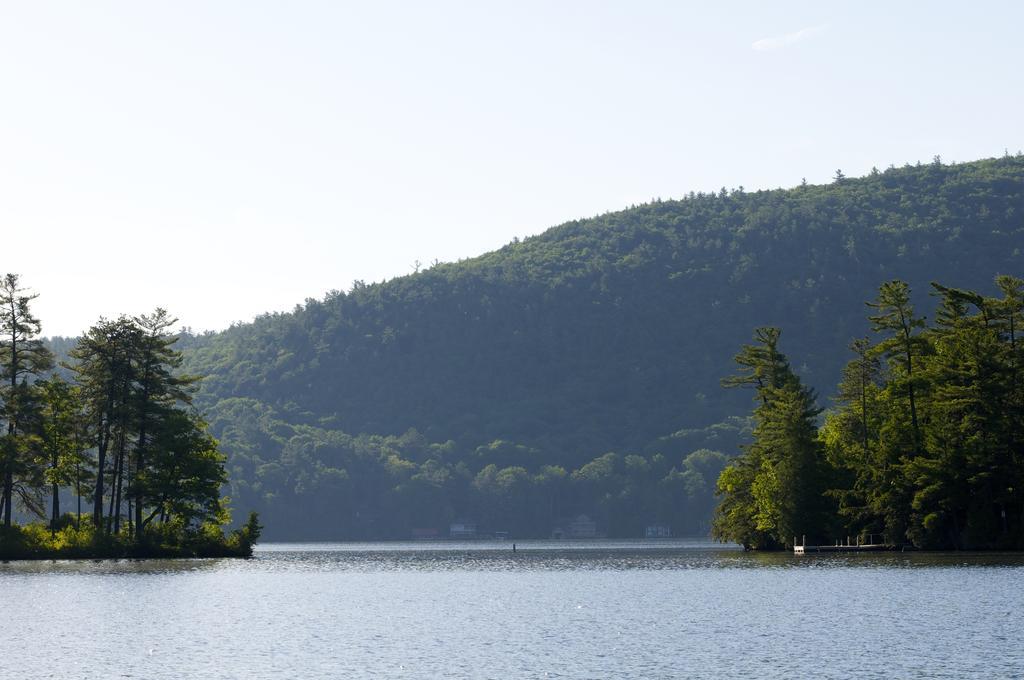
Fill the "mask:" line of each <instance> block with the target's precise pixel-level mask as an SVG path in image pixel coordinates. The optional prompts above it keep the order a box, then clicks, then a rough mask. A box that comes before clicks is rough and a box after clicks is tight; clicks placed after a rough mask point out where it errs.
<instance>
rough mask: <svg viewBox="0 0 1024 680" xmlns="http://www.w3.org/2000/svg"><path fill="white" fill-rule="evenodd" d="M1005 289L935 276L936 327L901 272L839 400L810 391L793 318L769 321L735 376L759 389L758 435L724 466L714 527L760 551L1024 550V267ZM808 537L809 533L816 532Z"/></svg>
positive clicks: (1001, 281)
mask: <svg viewBox="0 0 1024 680" xmlns="http://www.w3.org/2000/svg"><path fill="white" fill-rule="evenodd" d="M996 283H997V285H998V289H999V291H1000V295H999V296H998V297H989V296H984V295H981V294H979V293H976V292H973V291H969V290H963V289H957V288H949V287H946V286H943V285H941V284H938V283H933V284H932V288H933V290H934V292H935V295H936V296H937V297H938V298H939V301H940V304H939V309H938V312H937V314H936V317H935V319H934V321H933V322H932V323H931V324H928V323H927V322H926V320H925V318H924V317H922V316H919V315H918V314H917V312H916V311H915V309H914V306H913V304H912V303H911V301H910V290H909V288H908V286H907V284H906V283H905V282H903V281H890V282H887V283H885V284H883V285H882V287H881V289H880V290H879V293H878V297H877V299H876V300H875V301H874V302H872V303H870V308H871V310H872V311H873V312H874V313H873V314H872V315H871V316H870V317H869V320H870V322H871V329H872V331H874V334H873V339H874V340H875V341H874V342H872V340H871V339H868V338H861V339H857V340H855V341H854V342H853V343H852V344H851V346H850V349H851V352H852V355H853V358H852V359H851V361H850V362H849V363H848V364H847V365H846V367H845V369H844V370H843V376H842V380H841V382H840V385H839V390H838V396H837V402H838V404H837V408H835V409H834V410H832V411H831V412H830V413H829V414H828V416H827V417H826V418H825V421H824V423H823V425H822V426H821V427H820V429H819V428H818V427H817V416H818V414H819V413H820V411H821V409H820V408H819V407H818V406H817V404H816V403H815V402H816V400H815V396H814V394H813V391H812V390H810V389H808V388H807V387H805V386H804V385H803V384H802V383H801V380H800V378H799V377H798V376H797V375H795V374H794V373H793V371H792V369H791V368H790V365H789V361H788V360H787V359H786V356H785V355H784V354H783V353H782V352H781V350H780V347H779V336H780V331H779V330H778V329H776V328H761V329H758V331H757V333H756V340H757V342H756V344H753V345H746V346H744V347H743V350H742V351H741V352H740V353H739V354H738V355H737V356H736V361H737V363H738V364H739V365H740V368H741V370H740V373H739V374H738V375H736V376H734V377H732V378H729V379H727V380H726V381H725V385H726V386H729V387H736V386H747V387H752V388H754V389H755V394H756V397H755V401H756V408H755V410H754V420H755V423H756V425H755V428H754V432H753V442H752V443H751V444H750V445H749V446H747V447H746V448H745V451H744V453H743V455H742V456H740V457H739V458H738V459H736V460H735V461H734V462H732V463H731V464H730V465H729V466H728V467H727V468H726V469H725V471H723V472H722V475H721V477H720V478H719V481H718V487H719V490H720V491H721V494H722V503H721V505H720V506H719V507H718V509H717V513H716V517H715V524H714V533H715V535H716V536H717V537H718V538H720V539H722V540H727V541H735V542H737V543H741V544H743V545H744V546H745V547H748V548H757V549H766V548H769V549H770V548H779V547H788V546H792V545H793V542H794V541H795V540H797V539H796V537H797V536H800V537H801V538H800V539H799V540H801V541H803V540H809V541H811V542H812V543H814V542H817V541H822V540H825V541H831V540H832V539H833V538H835V537H837V536H858V537H867V536H872V535H874V536H878V537H880V538H878V539H874V540H875V541H876V542H883V541H884V542H886V543H889V544H891V545H904V544H908V543H909V544H911V545H914V546H916V547H921V548H946V549H964V548H987V549H992V548H1012V549H1020V548H1024V375H1022V370H1024V344H1022V342H1021V341H1022V339H1024V336H1022V335H1021V332H1022V327H1021V321H1022V318H1024V280H1022V279H1018V278H1015V277H1012V276H1006V275H1003V276H999V277H997V278H996ZM805 537H806V538H805Z"/></svg>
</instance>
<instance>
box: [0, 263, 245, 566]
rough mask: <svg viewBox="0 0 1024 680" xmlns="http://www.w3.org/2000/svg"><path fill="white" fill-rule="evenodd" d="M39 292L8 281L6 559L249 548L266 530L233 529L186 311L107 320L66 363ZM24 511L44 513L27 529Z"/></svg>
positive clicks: (2, 369) (2, 534)
mask: <svg viewBox="0 0 1024 680" xmlns="http://www.w3.org/2000/svg"><path fill="white" fill-rule="evenodd" d="M36 297H37V296H36V295H33V294H29V293H28V292H27V291H26V290H25V289H24V288H22V287H21V285H20V282H19V277H18V276H17V275H15V274H7V275H6V276H5V277H4V278H3V280H2V281H0V380H2V384H0V420H2V422H3V426H4V427H3V432H2V434H0V473H2V486H3V488H2V494H0V514H2V519H3V524H2V526H0V559H4V560H11V559H64V558H112V557H248V556H250V555H251V554H252V546H253V544H254V543H255V542H256V540H257V539H258V538H259V534H260V525H259V522H258V519H257V517H256V514H255V513H251V514H250V515H249V519H248V521H247V522H246V524H245V525H244V526H243V527H241V528H240V529H237V530H234V531H231V532H230V533H225V527H226V526H227V524H228V523H229V522H230V519H231V515H230V511H229V508H228V502H227V501H228V499H226V498H222V497H221V495H220V490H221V487H222V485H223V484H224V483H225V481H226V480H227V474H226V472H225V469H224V457H223V455H222V454H221V453H220V452H219V451H218V449H217V442H216V440H215V439H214V438H213V437H212V436H211V435H210V434H209V433H208V432H207V427H206V423H205V422H204V421H203V419H202V417H201V416H200V415H199V413H197V412H196V411H195V409H193V408H191V393H192V391H193V387H194V385H195V384H196V382H197V381H198V380H199V378H198V377H196V376H190V375H184V374H182V373H181V372H180V371H179V370H178V369H179V366H180V365H181V354H180V352H178V351H177V350H176V349H174V343H175V341H176V339H177V338H176V336H175V335H173V334H172V333H171V332H170V328H171V326H172V325H173V324H174V323H175V322H176V319H174V318H172V317H170V316H169V315H168V314H167V312H166V311H164V310H163V309H157V310H155V311H154V312H153V313H152V314H150V315H142V316H138V317H132V318H129V317H126V316H122V317H120V318H118V319H116V320H106V319H100V321H99V322H98V323H97V324H96V325H94V326H93V327H91V328H90V329H89V330H88V331H86V332H85V334H84V335H83V336H82V337H81V338H80V339H79V340H78V343H77V345H76V346H75V347H74V349H73V350H72V351H71V352H70V356H71V360H70V361H69V362H67V363H64V364H61V365H59V366H58V365H56V364H55V362H54V358H53V355H52V353H51V352H50V350H49V349H47V347H46V346H45V345H44V343H43V341H42V340H41V339H40V338H39V337H38V336H39V334H40V330H41V328H40V322H39V320H38V319H36V318H35V317H34V316H33V314H32V311H31V309H30V306H31V303H32V301H33V300H34V299H35V298H36ZM62 491H64V492H65V493H68V492H70V495H71V496H72V497H73V498H74V499H75V501H76V506H75V508H74V512H64V513H62V509H61V493H62ZM83 505H84V507H83ZM15 507H17V508H19V509H21V510H23V511H25V512H26V513H29V514H31V515H35V516H37V517H38V518H39V519H40V520H41V521H40V522H37V523H32V524H25V525H21V526H19V525H18V524H17V523H15V522H14V521H13V519H14V509H15Z"/></svg>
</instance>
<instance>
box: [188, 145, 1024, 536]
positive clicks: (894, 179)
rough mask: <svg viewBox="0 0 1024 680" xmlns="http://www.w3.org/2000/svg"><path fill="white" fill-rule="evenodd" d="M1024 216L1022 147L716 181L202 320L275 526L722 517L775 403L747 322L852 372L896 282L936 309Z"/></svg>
mask: <svg viewBox="0 0 1024 680" xmlns="http://www.w3.org/2000/svg"><path fill="white" fill-rule="evenodd" d="M1022 216H1024V158H1022V157H1020V156H1007V157H1003V158H999V159H989V160H982V161H978V162H972V163H964V164H955V165H948V164H943V163H941V162H940V161H939V159H935V160H934V161H933V162H930V163H927V164H918V165H912V166H911V165H908V166H905V167H902V168H889V169H887V170H884V171H873V172H872V173H871V174H869V175H868V176H865V177H861V178H847V177H844V176H843V175H842V173H840V172H837V173H836V178H835V180H834V181H833V182H831V183H829V184H827V185H821V186H816V185H808V184H803V185H801V186H798V187H795V188H792V189H787V190H782V189H780V190H773V191H756V192H748V191H744V190H743V189H742V188H739V189H733V190H726V189H722V190H720V191H716V192H710V193H692V194H690V195H688V196H686V197H684V198H683V199H681V200H664V201H663V200H654V201H652V202H650V203H648V204H645V205H640V206H634V207H631V208H629V209H627V210H623V211H621V212H615V213H609V214H605V215H601V216H599V217H595V218H592V219H587V220H579V221H574V222H570V223H567V224H563V225H561V226H559V227H555V228H552V229H550V230H548V231H547V232H545V233H543V234H541V235H539V236H535V237H531V238H526V239H523V240H518V239H517V240H515V241H513V242H512V243H510V244H508V245H507V246H505V247H504V248H501V249H500V250H498V251H495V252H492V253H488V254H486V255H482V256H480V257H477V258H474V259H470V260H465V261H460V262H454V263H436V264H434V265H433V266H431V267H429V268H428V269H426V270H424V271H419V272H417V273H415V274H413V275H409V276H404V277H401V278H396V279H393V280H390V281H387V282H383V283H375V284H367V283H364V282H361V281H356V282H355V283H353V284H352V286H351V288H350V289H349V290H348V291H347V292H341V291H335V292H332V293H330V294H328V295H327V296H326V297H324V298H323V299H321V300H314V299H310V300H307V301H306V302H305V304H303V305H300V306H298V307H296V308H295V310H294V311H292V312H290V313H278V314H268V315H265V316H262V317H260V318H258V319H256V320H255V321H254V322H253V323H247V324H239V325H236V326H234V327H232V328H230V329H228V330H226V331H224V332H220V333H211V334H206V335H199V336H186V337H184V338H182V341H181V345H180V346H181V347H182V348H183V350H184V353H185V356H186V367H187V369H188V370H189V372H192V373H201V374H205V375H207V376H209V377H208V378H207V379H206V380H204V381H203V383H202V385H201V387H200V389H199V392H198V393H197V395H196V403H197V404H198V405H199V406H200V408H201V409H202V410H203V412H204V413H206V414H207V416H208V419H209V423H210V428H211V432H212V433H213V434H214V435H215V436H216V437H217V438H218V440H219V441H220V443H221V446H222V448H223V450H224V451H225V452H226V453H227V454H228V472H229V480H230V481H229V484H230V494H231V496H232V497H233V498H234V499H235V502H236V503H237V504H240V505H242V506H245V507H250V506H251V507H255V508H258V509H260V510H261V512H262V513H263V515H264V516H265V518H266V523H267V532H268V533H267V535H268V536H271V537H277V538H282V537H295V538H311V537H321V538H369V537H374V538H385V537H390V538H407V537H409V536H410V535H411V533H412V532H413V531H414V530H416V529H430V528H436V529H438V531H439V532H440V534H441V535H445V534H446V533H447V527H448V524H449V523H450V522H452V521H456V520H465V521H471V522H475V523H477V525H478V527H479V528H480V530H481V531H486V532H494V531H509V532H512V533H513V534H514V535H520V536H525V535H530V536H547V535H550V534H551V532H552V530H553V528H555V527H556V526H557V525H559V524H560V523H564V522H563V520H564V518H571V517H575V516H577V515H578V514H581V513H585V514H587V515H589V516H590V517H592V518H593V519H594V520H595V521H596V522H597V523H598V526H599V527H600V531H602V532H604V533H608V534H609V535H616V536H637V535H642V532H643V531H644V527H646V526H648V525H651V524H655V523H661V524H668V525H670V526H671V528H672V532H673V533H674V534H676V535H681V534H696V533H703V534H706V533H707V532H708V530H709V522H710V518H711V514H712V510H713V508H714V506H715V503H716V501H715V497H714V489H715V480H716V479H717V477H718V474H719V472H720V470H721V469H722V468H724V466H725V465H726V463H727V462H728V460H729V459H730V458H731V457H733V456H734V455H736V454H737V453H738V451H739V448H738V447H739V444H740V443H741V442H744V441H747V440H749V437H750V433H751V427H752V426H753V423H754V421H753V420H752V419H751V418H749V417H747V416H746V415H745V414H746V413H747V412H748V411H749V402H748V401H747V399H746V396H745V395H743V394H742V393H741V392H740V391H739V390H722V389H720V387H719V380H720V378H721V377H722V376H723V375H725V374H727V373H728V372H729V371H730V366H731V365H732V355H733V353H734V349H735V347H736V345H737V340H738V339H741V338H744V337H748V336H749V332H750V329H751V328H753V327H757V326H776V327H781V328H785V329H786V342H787V350H788V352H789V354H790V356H793V357H798V358H799V361H798V362H797V363H795V364H794V366H793V367H792V371H793V372H794V374H795V375H797V376H798V377H799V378H800V380H801V381H802V382H803V383H804V384H806V385H808V386H810V387H813V388H815V389H817V390H818V391H819V392H821V393H823V394H832V392H833V390H834V386H835V385H836V384H837V383H838V382H839V380H840V377H841V374H842V370H843V365H844V364H845V362H846V357H845V354H844V348H846V346H847V345H848V344H849V342H850V341H851V339H853V338H856V337H862V336H864V335H865V334H866V333H867V332H868V322H866V321H865V319H864V315H863V313H862V311H863V309H864V301H865V300H870V299H873V297H874V295H875V292H876V291H877V288H878V286H879V284H880V283H881V282H883V281H887V280H891V279H893V278H896V277H898V278H900V279H903V280H905V281H907V282H908V283H909V284H910V285H911V287H912V289H913V290H914V291H915V297H914V298H913V300H912V302H913V303H914V304H915V305H917V308H918V309H919V310H921V312H922V313H923V314H930V313H931V310H932V308H933V307H934V305H935V300H933V299H932V298H931V297H929V295H928V293H927V289H928V283H929V282H930V281H932V280H941V281H944V282H946V283H948V284H949V285H951V286H954V287H957V288H965V289H973V290H979V291H982V293H984V294H991V293H994V292H995V291H994V289H993V286H992V281H991V275H992V273H993V272H1008V273H1013V272H1018V271H1020V269H1021V262H1022V257H1021V248H1022V247H1024V220H1022ZM481 219H486V216H481ZM353 247H358V244H357V243H354V244H353Z"/></svg>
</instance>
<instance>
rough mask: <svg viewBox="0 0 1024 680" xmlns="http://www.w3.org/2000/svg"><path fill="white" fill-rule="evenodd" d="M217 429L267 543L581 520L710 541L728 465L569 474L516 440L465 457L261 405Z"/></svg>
mask: <svg viewBox="0 0 1024 680" xmlns="http://www.w3.org/2000/svg"><path fill="white" fill-rule="evenodd" d="M210 422H211V426H212V427H213V428H216V429H217V430H218V431H220V432H222V433H223V434H222V437H224V438H225V439H228V440H230V441H231V442H232V450H233V455H232V457H231V460H230V461H229V473H230V477H231V480H232V497H233V498H234V500H235V502H237V503H239V504H241V505H243V506H245V507H256V508H259V509H260V510H261V513H262V514H265V515H266V516H267V517H269V518H270V520H271V522H272V526H271V527H270V528H269V529H268V536H270V537H272V538H281V539H306V538H318V537H323V536H324V535H325V534H326V535H329V536H330V537H331V538H333V539H344V540H368V539H408V538H410V537H411V536H413V535H415V534H418V535H432V534H431V532H432V531H433V532H436V535H437V536H439V537H447V536H448V533H449V526H450V524H451V523H453V522H471V523H473V524H475V525H477V527H478V530H479V532H480V533H481V534H494V533H496V532H508V533H509V534H510V535H511V536H514V537H520V538H522V537H540V538H546V537H549V536H551V535H552V533H553V531H554V530H555V529H557V528H558V527H560V526H564V524H565V523H566V522H567V521H569V520H571V519H572V518H574V517H576V516H578V515H580V514H585V515H587V516H589V517H590V518H591V519H592V520H593V521H595V522H596V523H597V528H598V531H599V532H600V533H602V534H607V535H610V536H622V537H638V536H642V535H643V534H644V530H645V528H646V527H647V526H649V525H652V524H664V525H668V526H669V527H670V528H671V531H672V532H673V533H674V535H707V534H708V531H709V530H710V524H709V521H710V516H711V512H712V510H713V508H714V506H715V503H716V499H715V496H714V492H715V479H716V478H717V477H718V474H719V472H720V471H721V470H722V469H723V468H724V467H725V465H726V463H727V462H728V459H727V457H726V456H725V455H724V454H722V453H718V452H715V451H710V450H697V451H694V452H692V453H690V454H687V455H679V456H675V455H673V456H669V455H663V454H652V455H640V454H619V453H614V452H609V453H605V454H603V455H601V456H598V457H596V458H594V459H593V460H591V461H589V462H587V463H585V464H583V465H581V466H579V467H578V468H566V467H564V466H561V465H557V464H553V463H552V462H550V461H549V460H548V459H547V457H546V456H545V455H544V453H543V452H542V451H540V450H538V449H533V448H529V447H526V446H522V445H519V444H514V443H512V442H508V441H501V440H497V441H493V442H490V443H488V444H486V445H482V446H478V447H475V448H474V449H469V450H466V449H464V448H462V447H460V446H459V445H458V444H457V443H456V442H454V441H447V442H442V443H436V442H435V443H431V442H429V441H428V440H427V439H426V437H424V436H423V435H422V434H421V433H419V432H417V431H415V430H409V431H407V432H406V433H404V434H402V435H399V436H381V435H358V436H352V435H348V434H344V433H341V432H337V431H333V430H326V429H323V428H320V427H314V426H309V425H292V424H289V423H287V422H285V421H284V420H282V419H281V418H280V417H279V416H278V415H277V414H276V413H275V412H274V411H273V410H271V409H269V408H268V407H266V406H265V405H262V404H260V403H259V402H256V401H255V400H252V399H228V400H224V401H222V402H220V403H218V404H217V405H216V406H215V407H214V408H213V409H212V410H211V412H210ZM311 518H312V519H311ZM328 532H329V533H328Z"/></svg>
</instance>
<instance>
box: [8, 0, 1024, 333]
mask: <svg viewBox="0 0 1024 680" xmlns="http://www.w3.org/2000/svg"><path fill="white" fill-rule="evenodd" d="M892 5H893V3H882V2H878V3H870V2H856V3H822V2H815V3H765V2H750V3H700V4H696V3H695V4H692V5H688V4H684V3H681V2H636V1H634V2H620V3H599V2H563V3H556V2H537V3H533V2H521V1H519V2H502V3H486V2H479V1H478V2H464V3H457V2H434V3H412V2H410V3H397V2H395V3H383V2H374V3H362V4H347V3H341V2H287V3H285V2H280V3H270V2H251V1H246V2H159V3H158V2H90V3H81V2H67V3H58V2H0V227H2V232H0V234H2V241H0V271H14V272H20V273H21V274H22V276H23V279H24V282H25V283H27V284H28V285H30V286H31V287H32V288H34V289H35V290H36V291H38V292H39V293H41V297H40V299H39V301H38V303H37V307H36V309H37V311H38V313H39V314H40V316H41V317H42V319H43V322H44V332H46V333H47V334H58V333H59V334H75V333H78V332H79V331H81V330H82V329H83V328H84V327H86V326H87V325H88V324H90V323H92V322H93V321H94V320H95V319H96V318H97V317H98V316H99V315H100V314H104V315H108V316H113V315H116V314H118V313H119V312H126V313H139V312H143V311H146V310H148V309H150V308H152V307H154V306H156V305H162V306H164V307H167V308H169V309H170V310H171V311H172V312H173V313H174V314H176V315H177V316H179V317H180V319H181V321H182V323H184V324H188V325H190V326H192V327H194V328H196V329H202V328H222V327H224V326H226V325H227V324H229V323H230V322H232V321H237V320H249V319H251V318H252V317H253V316H254V315H256V314H258V313H260V312H263V311H270V310H286V309H289V308H291V307H292V306H293V305H294V304H295V303H297V302H300V301H302V300H303V299H305V298H307V297H320V296H322V295H323V294H324V292H326V291H327V290H330V289H332V288H336V289H348V288H349V286H350V285H351V282H352V281H353V280H354V279H364V280H367V281H377V280H381V279H385V278H391V277H393V276H397V275H402V274H405V273H408V272H410V271H411V267H412V264H413V262H414V261H416V260H420V261H421V262H424V263H426V262H430V261H432V260H434V259H435V258H436V259H439V260H442V261H450V260H456V259H459V258H463V257H470V256H473V255H477V254H480V253H482V252H485V251H487V250H491V249H494V248H496V247H499V246H500V245H502V244H504V243H506V242H507V241H509V240H511V239H512V238H513V237H514V236H519V237H522V236H525V235H528V234H536V233H539V232H541V231H543V230H544V229H546V228H548V227H550V226H553V225H555V224H558V223H561V222H563V221H566V220H569V219H573V218H577V217H586V216H591V215H594V214H598V213H602V212H604V211H607V210H616V209H619V208H622V207H624V206H627V205H629V204H631V203H638V202H642V201H646V200H648V199H650V198H652V197H656V196H660V197H663V198H670V197H680V196H682V195H684V194H685V193H687V192H689V191H691V190H694V191H698V190H710V189H716V188H718V187H721V186H723V185H724V186H728V187H735V186H740V185H742V186H744V187H746V188H747V189H756V188H773V187H778V186H792V185H795V184H798V183H799V182H800V179H801V178H802V177H806V178H807V179H808V181H811V182H823V181H827V180H828V179H829V178H830V177H831V176H832V175H833V174H834V172H835V170H836V168H842V170H843V171H844V172H845V173H846V174H847V175H851V176H852V175H858V174H862V173H864V172H867V171H868V170H870V168H871V167H872V166H873V165H876V166H878V167H880V168H884V167H885V166H887V165H889V164H897V165H899V164H903V163H905V162H908V161H910V162H913V161H917V160H923V161H927V160H930V159H931V158H932V157H933V156H934V155H936V154H940V155H941V156H942V157H943V159H944V160H947V161H956V160H971V159H974V158H979V157H987V156H997V155H1001V154H1002V153H1003V152H1004V150H1006V149H1009V150H1010V151H1011V152H1015V151H1017V150H1019V149H1021V148H1022V147H1024V124H1022V122H1021V112H1022V111H1024V88H1022V77H1021V70H1022V65H1024V41H1022V40H1021V38H1020V31H1021V27H1022V26H1024V4H1021V3H1015V2H1006V3H977V2H975V3H964V2H957V3H934V2H929V3H913V4H911V3H905V4H904V6H902V7H897V8H894V7H893V6H892ZM33 249H34V250H33Z"/></svg>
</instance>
